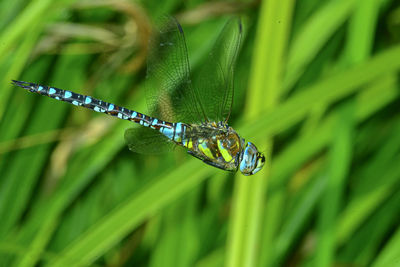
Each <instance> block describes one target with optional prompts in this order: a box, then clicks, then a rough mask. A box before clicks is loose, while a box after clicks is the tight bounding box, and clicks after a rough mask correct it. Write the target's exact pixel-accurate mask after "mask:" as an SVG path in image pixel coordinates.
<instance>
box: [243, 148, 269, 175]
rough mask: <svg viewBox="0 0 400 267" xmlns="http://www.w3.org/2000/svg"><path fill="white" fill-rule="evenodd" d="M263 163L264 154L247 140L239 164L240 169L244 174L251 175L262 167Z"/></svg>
mask: <svg viewBox="0 0 400 267" xmlns="http://www.w3.org/2000/svg"><path fill="white" fill-rule="evenodd" d="M264 163H265V157H264V155H263V154H262V153H260V152H258V150H257V148H256V146H255V145H254V144H252V143H251V142H247V144H246V146H245V149H244V151H243V156H242V160H241V161H240V165H239V169H240V171H241V172H242V173H243V174H244V175H253V174H255V173H256V172H258V171H260V170H261V169H262V167H263V166H264Z"/></svg>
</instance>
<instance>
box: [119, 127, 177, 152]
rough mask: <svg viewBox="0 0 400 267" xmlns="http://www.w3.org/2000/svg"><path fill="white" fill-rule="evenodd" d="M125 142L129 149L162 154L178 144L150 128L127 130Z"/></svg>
mask: <svg viewBox="0 0 400 267" xmlns="http://www.w3.org/2000/svg"><path fill="white" fill-rule="evenodd" d="M125 142H126V143H127V145H128V147H129V150H131V151H133V152H137V153H140V154H160V153H165V152H168V151H171V150H172V149H174V147H175V146H176V144H175V143H173V142H172V141H171V140H169V139H168V138H167V137H165V136H164V135H162V134H161V133H160V132H157V131H155V130H153V129H150V128H145V127H141V128H129V129H127V130H126V131H125Z"/></svg>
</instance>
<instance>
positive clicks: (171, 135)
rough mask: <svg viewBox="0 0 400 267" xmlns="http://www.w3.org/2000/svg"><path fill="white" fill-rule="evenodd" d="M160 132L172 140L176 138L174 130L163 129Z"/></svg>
mask: <svg viewBox="0 0 400 267" xmlns="http://www.w3.org/2000/svg"><path fill="white" fill-rule="evenodd" d="M160 131H161V133H162V134H163V135H165V136H166V137H167V138H169V139H171V140H172V137H173V136H174V128H166V127H161V129H160Z"/></svg>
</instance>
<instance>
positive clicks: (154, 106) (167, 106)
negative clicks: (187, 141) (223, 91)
mask: <svg viewBox="0 0 400 267" xmlns="http://www.w3.org/2000/svg"><path fill="white" fill-rule="evenodd" d="M161 25H162V26H161V27H160V28H159V29H158V30H157V31H156V32H155V34H153V37H152V39H151V40H150V52H149V55H148V59H147V81H146V97H147V105H148V108H149V111H150V112H151V114H152V115H153V116H154V117H157V118H160V119H162V120H165V121H170V122H178V121H179V122H187V123H198V122H203V121H204V120H205V115H204V111H203V109H202V107H201V103H200V102H199V99H198V96H197V95H196V92H195V91H194V90H193V89H192V86H191V80H190V67H189V61H188V54H187V48H186V43H185V37H184V34H183V30H182V27H181V26H180V25H179V23H178V22H177V21H176V19H174V18H172V17H164V18H163V19H162V21H161Z"/></svg>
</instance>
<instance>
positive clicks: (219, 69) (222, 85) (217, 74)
mask: <svg viewBox="0 0 400 267" xmlns="http://www.w3.org/2000/svg"><path fill="white" fill-rule="evenodd" d="M241 36H242V24H241V22H240V19H239V18H232V19H230V20H229V21H228V22H227V23H226V24H225V26H224V28H223V29H222V31H221V33H220V35H219V37H218V38H217V40H216V42H215V44H214V47H213V49H212V51H211V53H210V54H209V56H208V58H207V60H206V62H205V63H204V64H203V65H202V67H201V69H200V71H199V75H198V76H197V77H195V79H194V80H193V86H194V88H196V90H197V91H198V93H197V95H198V96H199V98H200V102H201V104H202V106H203V107H204V110H205V113H206V117H207V118H208V120H209V121H224V122H226V121H227V120H228V119H229V116H230V113H231V109H232V102H233V93H234V88H233V87H234V86H233V81H234V76H233V75H234V67H235V63H236V58H237V54H238V51H239V47H240V41H241Z"/></svg>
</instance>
